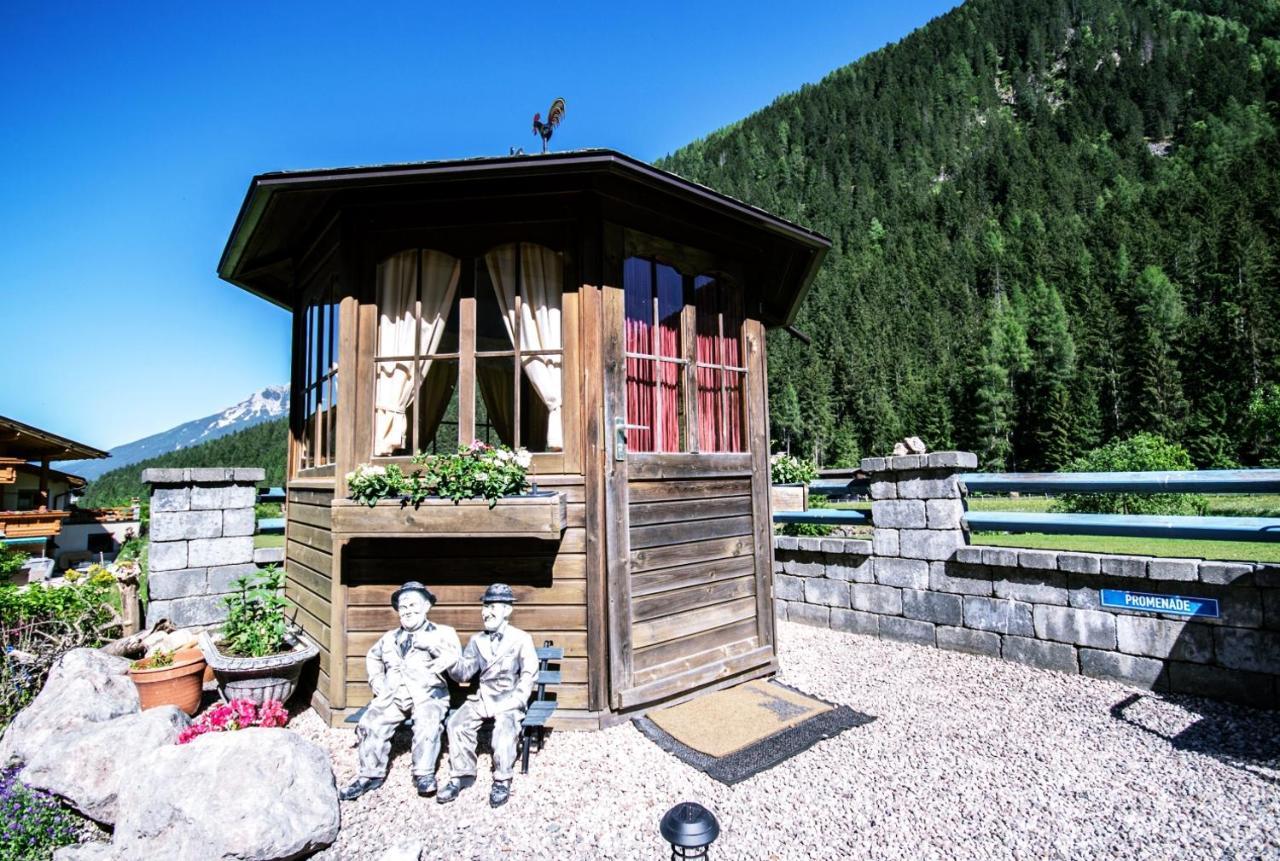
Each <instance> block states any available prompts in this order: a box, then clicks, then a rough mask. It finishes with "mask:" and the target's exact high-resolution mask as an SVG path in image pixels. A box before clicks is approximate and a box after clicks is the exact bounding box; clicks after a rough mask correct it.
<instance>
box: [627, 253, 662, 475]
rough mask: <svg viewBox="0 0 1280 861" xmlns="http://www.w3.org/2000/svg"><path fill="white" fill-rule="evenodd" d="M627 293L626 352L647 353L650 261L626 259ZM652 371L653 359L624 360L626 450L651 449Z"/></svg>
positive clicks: (650, 311)
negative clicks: (625, 380) (625, 361)
mask: <svg viewBox="0 0 1280 861" xmlns="http://www.w3.org/2000/svg"><path fill="white" fill-rule="evenodd" d="M622 285H623V291H624V292H625V294H626V315H627V343H626V351H627V352H628V353H650V352H652V347H653V332H652V330H653V323H652V321H653V263H651V262H650V261H648V260H643V259H641V258H638V257H630V258H627V261H626V263H625V264H624V268H623V273H622ZM653 395H654V373H653V360H652V359H632V358H628V359H627V424H629V425H640V426H641V427H633V428H630V429H628V430H627V449H628V450H629V451H653V419H654V397H653Z"/></svg>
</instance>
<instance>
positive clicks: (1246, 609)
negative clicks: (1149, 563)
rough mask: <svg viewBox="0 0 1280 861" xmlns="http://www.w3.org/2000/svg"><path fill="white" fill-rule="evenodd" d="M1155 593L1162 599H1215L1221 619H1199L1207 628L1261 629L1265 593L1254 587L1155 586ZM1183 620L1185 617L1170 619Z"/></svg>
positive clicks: (1164, 584) (1165, 584)
mask: <svg viewBox="0 0 1280 861" xmlns="http://www.w3.org/2000/svg"><path fill="white" fill-rule="evenodd" d="M1151 585H1152V586H1155V587H1156V588H1153V589H1151V590H1150V591H1152V592H1157V593H1159V594H1162V595H1186V596H1188V597H1195V598H1215V599H1217V601H1218V614H1219V616H1218V618H1217V619H1207V618H1202V617H1197V618H1196V621H1197V622H1203V623H1204V624H1206V625H1214V626H1217V625H1225V626H1226V627H1228V628H1261V627H1262V623H1263V616H1262V590H1261V589H1255V588H1252V587H1250V586H1235V585H1233V586H1215V585H1212V584H1209V583H1198V584H1195V585H1192V584H1189V583H1176V582H1174V583H1159V584H1156V583H1153V584H1151ZM1170 618H1174V619H1175V620H1181V619H1182V618H1183V617H1181V616H1175V617H1170Z"/></svg>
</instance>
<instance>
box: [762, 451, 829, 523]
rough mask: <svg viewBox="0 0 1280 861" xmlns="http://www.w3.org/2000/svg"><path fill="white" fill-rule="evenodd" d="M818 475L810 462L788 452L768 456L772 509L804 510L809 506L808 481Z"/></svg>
mask: <svg viewBox="0 0 1280 861" xmlns="http://www.w3.org/2000/svg"><path fill="white" fill-rule="evenodd" d="M817 477H818V468H817V467H816V466H814V465H813V463H812V462H810V461H807V460H801V459H800V458H798V457H793V456H792V455H789V454H781V453H779V454H775V455H773V456H772V457H770V458H769V482H770V484H772V485H773V487H772V488H771V489H770V502H771V503H772V507H773V510H774V511H805V510H807V509H808V507H809V482H811V481H813V480H814V479H815V478H817Z"/></svg>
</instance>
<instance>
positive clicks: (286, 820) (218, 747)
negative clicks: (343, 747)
mask: <svg viewBox="0 0 1280 861" xmlns="http://www.w3.org/2000/svg"><path fill="white" fill-rule="evenodd" d="M134 768H135V771H136V772H137V773H138V774H145V775H146V776H147V777H146V779H145V780H137V781H133V782H131V783H128V784H126V785H125V786H123V787H121V790H120V795H119V803H118V809H119V811H120V813H119V816H118V818H117V820H116V827H115V840H114V844H113V845H114V847H115V850H116V851H117V853H118V854H119V855H120V856H121V857H126V858H175V859H176V858H181V859H184V861H206V859H208V861H213V859H237V861H274V860H275V859H292V858H300V857H304V856H306V855H308V854H310V853H312V852H315V851H317V850H319V849H321V848H323V847H325V846H328V845H329V844H330V843H332V842H333V841H334V839H335V838H336V837H337V836H338V825H339V816H338V790H337V786H336V785H335V783H334V777H333V769H332V767H331V766H330V765H329V757H328V755H327V754H326V753H325V751H324V750H323V749H321V748H320V747H317V746H316V745H315V744H312V743H311V742H309V741H306V740H305V739H303V738H302V737H301V736H299V735H297V734H295V733H294V732H292V731H290V730H286V729H261V728H253V729H244V730H240V731H238V732H223V733H209V734H207V735H204V736H201V737H200V738H198V739H196V740H195V741H193V742H191V743H190V744H184V745H172V746H168V747H163V748H160V749H158V750H155V751H152V752H151V753H150V754H148V755H147V756H146V757H144V758H143V759H141V760H139V761H138V762H137V763H135V766H134Z"/></svg>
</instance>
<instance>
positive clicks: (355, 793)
mask: <svg viewBox="0 0 1280 861" xmlns="http://www.w3.org/2000/svg"><path fill="white" fill-rule="evenodd" d="M383 782H384V779H383V778H381V777H357V778H356V779H355V780H353V781H352V782H351V783H349V784H348V785H347V786H346V787H345V788H344V789H343V790H342V791H341V792H339V793H338V798H339V799H341V800H342V801H355V800H356V799H357V798H359V797H360V796H362V795H364V794H365V793H366V792H372V791H373V790H375V789H377V788H378V787H379V786H381V785H382V784H383Z"/></svg>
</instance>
